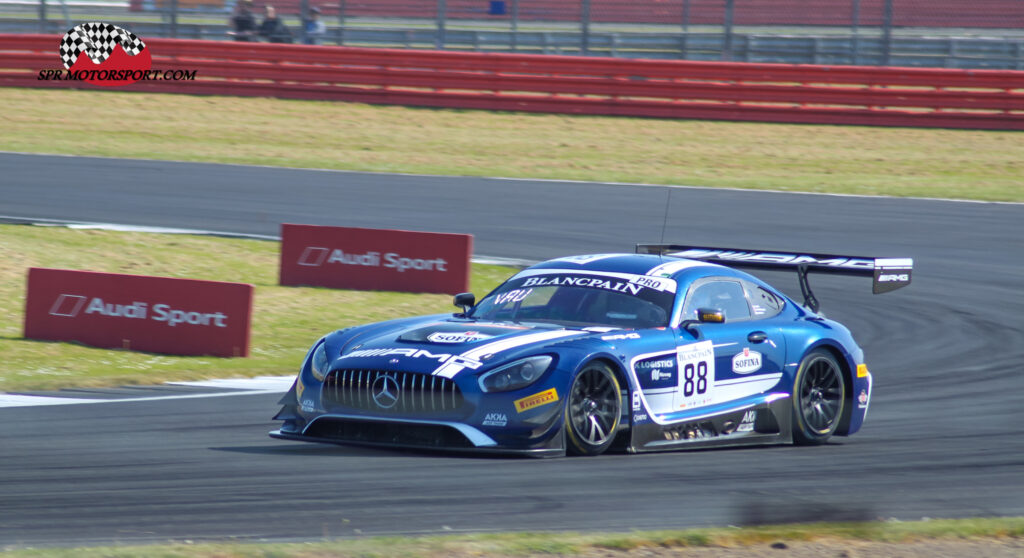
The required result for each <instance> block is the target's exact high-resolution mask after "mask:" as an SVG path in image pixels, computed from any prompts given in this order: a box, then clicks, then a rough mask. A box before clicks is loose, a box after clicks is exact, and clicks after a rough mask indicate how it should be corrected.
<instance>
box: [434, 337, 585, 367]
mask: <svg viewBox="0 0 1024 558" xmlns="http://www.w3.org/2000/svg"><path fill="white" fill-rule="evenodd" d="M589 334H590V332H588V331H578V330H568V329H556V330H554V331H539V332H537V333H529V334H526V335H520V336H518V337H513V338H512V339H503V340H501V341H495V342H493V343H488V344H486V345H481V346H479V347H476V348H474V349H470V350H468V351H466V352H464V353H462V354H461V355H459V356H460V357H462V358H464V359H467V360H468V359H473V360H479V359H480V357H482V356H484V355H490V354H495V353H500V352H501V351H507V350H509V349H515V348H517V347H522V346H524V345H529V344H531V343H540V342H542V341H553V340H555V339H561V338H563V337H573V336H578V335H589ZM459 362H460V361H459V360H457V359H453V360H452V361H451V362H447V363H445V364H443V365H441V366H440V367H439V368H438V369H437V370H434V375H435V376H441V377H443V378H453V377H455V375H456V374H458V373H459V372H461V371H462V370H463V369H464V368H465V365H463V364H459Z"/></svg>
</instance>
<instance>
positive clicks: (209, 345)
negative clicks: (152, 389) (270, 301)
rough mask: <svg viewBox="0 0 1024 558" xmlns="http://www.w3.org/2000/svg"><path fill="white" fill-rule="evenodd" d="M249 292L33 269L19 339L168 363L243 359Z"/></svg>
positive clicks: (243, 287) (216, 284)
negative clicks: (143, 355)
mask: <svg viewBox="0 0 1024 558" xmlns="http://www.w3.org/2000/svg"><path fill="white" fill-rule="evenodd" d="M252 295H253V286H252V285H248V284H244V283H226V282H220V281H200V280H196V279H175V278H170V277H150V276H144V275H123V274H118V273H98V272H94V271H75V270H68V269H46V268H38V267H33V268H30V269H29V270H28V294H27V296H26V301H25V338H26V339H40V340H45V341H74V342H78V343H83V344H85V345H91V346H94V347H103V348H117V349H129V350H133V351H146V352H153V353H164V354H171V355H211V356H221V357H245V356H249V338H250V325H251V322H252Z"/></svg>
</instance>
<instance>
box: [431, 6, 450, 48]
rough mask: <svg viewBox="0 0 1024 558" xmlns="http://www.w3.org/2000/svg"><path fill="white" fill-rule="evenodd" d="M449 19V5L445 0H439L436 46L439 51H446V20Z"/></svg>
mask: <svg viewBox="0 0 1024 558" xmlns="http://www.w3.org/2000/svg"><path fill="white" fill-rule="evenodd" d="M447 17H448V4H447V2H446V1H445V0H437V39H436V40H435V41H434V46H435V47H437V49H438V50H441V49H444V43H445V36H444V34H445V23H446V22H445V18H447Z"/></svg>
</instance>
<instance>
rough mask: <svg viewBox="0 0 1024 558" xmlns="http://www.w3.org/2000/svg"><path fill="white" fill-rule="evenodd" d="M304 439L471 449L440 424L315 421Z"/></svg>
mask: <svg viewBox="0 0 1024 558" xmlns="http://www.w3.org/2000/svg"><path fill="white" fill-rule="evenodd" d="M305 435H306V436H311V437H314V438H325V439H328V440H334V441H338V442H352V443H362V444H387V445H396V446H414V447H421V448H472V447H474V446H473V443H472V442H470V441H469V440H468V439H466V437H465V436H463V435H462V433H461V432H459V431H458V430H456V429H455V428H452V427H451V426H446V425H443V424H416V423H398V422H375V421H369V420H353V419H339V418H334V417H324V418H320V419H317V420H315V421H314V422H313V424H311V425H309V428H308V429H307V430H306V432H305Z"/></svg>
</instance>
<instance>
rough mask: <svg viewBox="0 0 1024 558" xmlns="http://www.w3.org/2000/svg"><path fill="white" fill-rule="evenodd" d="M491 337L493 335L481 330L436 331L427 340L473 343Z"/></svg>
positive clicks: (433, 341)
mask: <svg viewBox="0 0 1024 558" xmlns="http://www.w3.org/2000/svg"><path fill="white" fill-rule="evenodd" d="M491 337H493V336H491V335H485V334H483V333H480V332H479V331H461V332H460V331H436V332H434V333H431V334H430V335H428V336H427V341H430V342H432V343H473V342H475V341H483V340H484V339H490V338H491Z"/></svg>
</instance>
